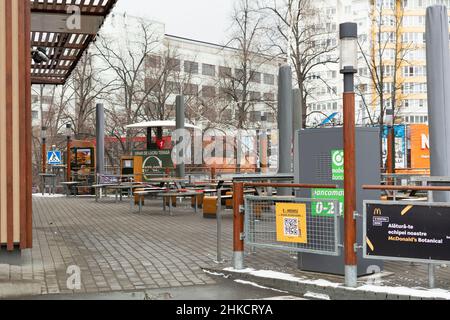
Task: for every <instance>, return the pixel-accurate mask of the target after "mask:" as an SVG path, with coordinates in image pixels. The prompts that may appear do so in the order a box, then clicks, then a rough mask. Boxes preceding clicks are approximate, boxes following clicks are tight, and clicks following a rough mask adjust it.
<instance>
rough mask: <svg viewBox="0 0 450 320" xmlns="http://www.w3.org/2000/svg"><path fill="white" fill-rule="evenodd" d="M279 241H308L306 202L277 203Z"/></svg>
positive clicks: (304, 242)
mask: <svg viewBox="0 0 450 320" xmlns="http://www.w3.org/2000/svg"><path fill="white" fill-rule="evenodd" d="M276 213H277V241H279V242H289V243H302V244H306V243H308V232H307V229H306V204H304V203H303V204H300V203H277V205H276Z"/></svg>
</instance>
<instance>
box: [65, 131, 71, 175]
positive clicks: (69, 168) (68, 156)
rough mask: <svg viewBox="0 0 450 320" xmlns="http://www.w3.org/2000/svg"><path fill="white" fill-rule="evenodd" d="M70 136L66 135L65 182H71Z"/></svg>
mask: <svg viewBox="0 0 450 320" xmlns="http://www.w3.org/2000/svg"><path fill="white" fill-rule="evenodd" d="M70 156H71V154H70V137H67V179H66V180H67V182H71V180H72V168H71V167H70V166H71V161H72V160H71V159H70Z"/></svg>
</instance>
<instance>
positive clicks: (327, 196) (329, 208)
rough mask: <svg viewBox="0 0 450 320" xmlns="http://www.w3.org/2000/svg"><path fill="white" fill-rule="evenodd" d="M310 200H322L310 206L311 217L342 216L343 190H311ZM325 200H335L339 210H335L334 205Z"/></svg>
mask: <svg viewBox="0 0 450 320" xmlns="http://www.w3.org/2000/svg"><path fill="white" fill-rule="evenodd" d="M311 198H312V199H314V200H323V201H317V202H314V203H313V204H312V208H311V214H312V216H313V217H334V216H335V215H336V214H337V215H340V216H344V200H345V196H344V189H313V190H312V194H311ZM327 200H337V201H338V202H339V208H335V203H334V202H330V201H327Z"/></svg>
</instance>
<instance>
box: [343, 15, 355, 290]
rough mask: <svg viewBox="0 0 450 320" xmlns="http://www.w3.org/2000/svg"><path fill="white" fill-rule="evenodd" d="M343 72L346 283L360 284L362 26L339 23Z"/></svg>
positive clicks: (348, 284) (350, 285)
mask: <svg viewBox="0 0 450 320" xmlns="http://www.w3.org/2000/svg"><path fill="white" fill-rule="evenodd" d="M339 33H340V35H339V37H340V45H341V53H340V60H341V73H342V74H343V75H344V96H343V99H344V101H343V105H344V162H345V164H344V180H345V181H344V192H345V202H344V225H345V227H344V237H345V239H344V251H345V284H346V286H348V287H356V285H357V277H358V270H357V268H358V267H357V256H356V250H357V246H356V220H355V212H356V156H355V143H356V139H355V79H354V78H355V73H356V72H357V66H358V25H357V24H356V23H350V22H347V23H342V24H341V25H340V26H339Z"/></svg>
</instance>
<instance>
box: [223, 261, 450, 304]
mask: <svg viewBox="0 0 450 320" xmlns="http://www.w3.org/2000/svg"><path fill="white" fill-rule="evenodd" d="M224 271H226V272H234V273H242V274H249V275H252V276H255V277H259V278H270V279H279V280H286V281H292V282H298V283H302V284H308V285H316V286H319V287H329V288H338V287H341V288H344V286H343V284H340V283H334V282H330V281H327V280H320V279H319V280H308V279H305V278H298V277H295V276H294V275H292V274H287V273H282V272H276V271H271V270H254V269H244V270H236V269H234V268H226V269H224ZM345 289H347V290H352V291H361V292H363V291H365V292H375V293H386V294H393V295H403V296H411V297H417V298H431V299H446V300H450V291H446V290H442V289H419V288H406V287H390V286H381V285H379V286H377V285H369V284H366V285H363V286H360V287H358V288H345Z"/></svg>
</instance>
